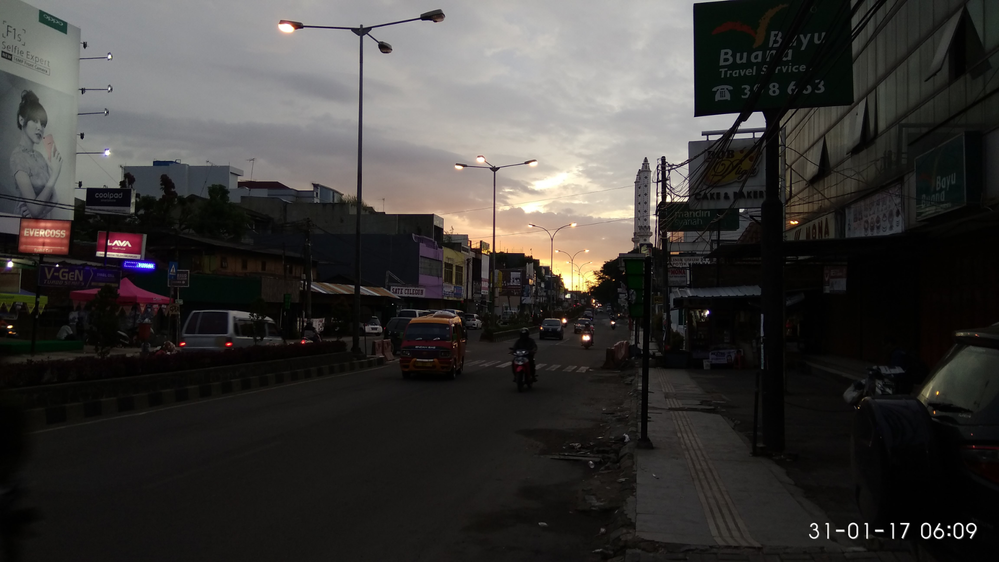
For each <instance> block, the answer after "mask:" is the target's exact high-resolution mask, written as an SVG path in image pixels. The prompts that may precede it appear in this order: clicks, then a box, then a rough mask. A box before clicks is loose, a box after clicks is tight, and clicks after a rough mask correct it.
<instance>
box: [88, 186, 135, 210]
mask: <svg viewBox="0 0 999 562" xmlns="http://www.w3.org/2000/svg"><path fill="white" fill-rule="evenodd" d="M87 212H88V213H98V214H108V215H131V214H132V213H134V212H135V190H134V189H121V188H108V187H88V188H87Z"/></svg>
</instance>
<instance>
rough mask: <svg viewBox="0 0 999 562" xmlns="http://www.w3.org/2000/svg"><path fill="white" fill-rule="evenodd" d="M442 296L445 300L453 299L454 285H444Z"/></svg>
mask: <svg viewBox="0 0 999 562" xmlns="http://www.w3.org/2000/svg"><path fill="white" fill-rule="evenodd" d="M442 296H443V297H444V298H446V299H453V298H454V285H452V284H450V283H444V290H443V291H442Z"/></svg>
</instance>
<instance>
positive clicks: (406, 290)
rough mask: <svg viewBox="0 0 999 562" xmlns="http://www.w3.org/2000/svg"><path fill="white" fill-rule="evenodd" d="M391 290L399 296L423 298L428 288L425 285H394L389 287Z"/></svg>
mask: <svg viewBox="0 0 999 562" xmlns="http://www.w3.org/2000/svg"><path fill="white" fill-rule="evenodd" d="M389 291H391V292H392V294H393V295H396V296H399V297H415V298H418V299H422V298H424V297H426V295H427V290H426V289H425V288H423V287H403V286H401V285H392V286H391V287H389Z"/></svg>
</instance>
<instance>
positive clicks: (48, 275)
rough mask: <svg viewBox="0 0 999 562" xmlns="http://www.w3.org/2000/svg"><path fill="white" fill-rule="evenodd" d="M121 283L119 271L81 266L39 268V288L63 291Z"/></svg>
mask: <svg viewBox="0 0 999 562" xmlns="http://www.w3.org/2000/svg"><path fill="white" fill-rule="evenodd" d="M120 282H121V271H119V270H117V269H101V268H99V267H87V266H81V265H62V266H60V265H54V264H53V265H50V264H46V263H43V264H40V265H39V266H38V286H39V287H57V288H63V289H91V288H93V287H103V286H104V285H113V286H115V287H117V286H118V284H119V283H120Z"/></svg>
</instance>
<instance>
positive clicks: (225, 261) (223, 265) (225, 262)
mask: <svg viewBox="0 0 999 562" xmlns="http://www.w3.org/2000/svg"><path fill="white" fill-rule="evenodd" d="M228 268H229V258H228V257H226V256H221V257H220V258H219V269H228Z"/></svg>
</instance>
